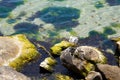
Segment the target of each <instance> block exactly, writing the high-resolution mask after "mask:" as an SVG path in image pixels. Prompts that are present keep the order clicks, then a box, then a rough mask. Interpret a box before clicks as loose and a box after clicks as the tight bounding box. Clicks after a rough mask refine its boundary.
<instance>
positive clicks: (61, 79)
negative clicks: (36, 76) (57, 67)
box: [40, 73, 74, 80]
mask: <svg viewBox="0 0 120 80" xmlns="http://www.w3.org/2000/svg"><path fill="white" fill-rule="evenodd" d="M40 80H74V79H73V78H72V77H70V76H68V75H63V74H60V73H54V74H52V75H50V76H46V77H43V78H42V79H40Z"/></svg>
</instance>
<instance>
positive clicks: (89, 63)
mask: <svg viewBox="0 0 120 80" xmlns="http://www.w3.org/2000/svg"><path fill="white" fill-rule="evenodd" d="M60 59H61V62H62V64H63V65H64V66H65V67H67V68H68V69H69V70H72V71H73V72H75V73H78V74H80V75H82V76H84V77H85V76H86V75H87V74H88V73H89V72H90V71H92V70H94V69H95V66H94V64H95V63H106V57H105V56H104V55H103V54H102V52H101V51H99V50H98V49H97V48H95V47H91V46H79V47H77V48H74V47H69V48H67V49H65V50H64V51H62V52H61V56H60Z"/></svg>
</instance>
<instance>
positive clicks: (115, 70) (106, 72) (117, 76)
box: [97, 64, 120, 80]
mask: <svg viewBox="0 0 120 80" xmlns="http://www.w3.org/2000/svg"><path fill="white" fill-rule="evenodd" d="M97 68H98V71H100V72H101V74H102V75H103V76H104V77H105V78H106V79H103V80H120V68H119V67H118V66H111V65H108V64H97Z"/></svg>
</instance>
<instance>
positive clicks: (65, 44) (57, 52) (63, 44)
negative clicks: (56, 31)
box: [51, 41, 75, 55]
mask: <svg viewBox="0 0 120 80" xmlns="http://www.w3.org/2000/svg"><path fill="white" fill-rule="evenodd" d="M71 46H75V44H74V43H71V42H68V41H61V42H60V43H57V44H55V45H54V46H52V47H51V52H52V54H54V55H60V54H61V51H62V50H64V49H66V48H68V47H71Z"/></svg>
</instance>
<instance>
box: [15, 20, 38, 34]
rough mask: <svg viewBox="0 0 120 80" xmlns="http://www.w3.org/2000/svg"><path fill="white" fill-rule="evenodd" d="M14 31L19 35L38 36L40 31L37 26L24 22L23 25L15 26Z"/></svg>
mask: <svg viewBox="0 0 120 80" xmlns="http://www.w3.org/2000/svg"><path fill="white" fill-rule="evenodd" d="M14 30H15V31H16V32H15V33H14V34H19V33H33V34H36V33H37V32H38V30H39V27H38V26H37V25H35V24H31V23H27V22H23V23H18V24H17V25H15V26H14Z"/></svg>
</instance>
